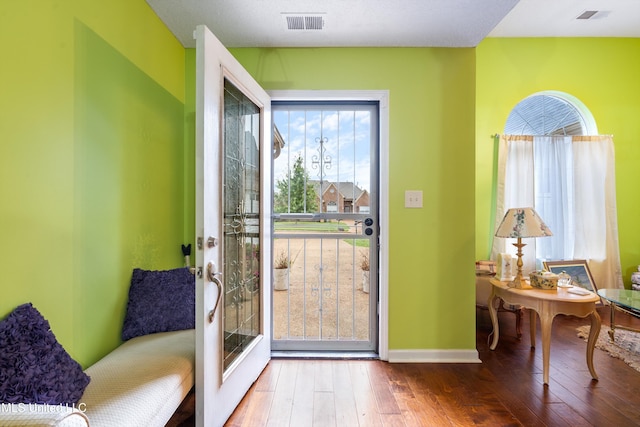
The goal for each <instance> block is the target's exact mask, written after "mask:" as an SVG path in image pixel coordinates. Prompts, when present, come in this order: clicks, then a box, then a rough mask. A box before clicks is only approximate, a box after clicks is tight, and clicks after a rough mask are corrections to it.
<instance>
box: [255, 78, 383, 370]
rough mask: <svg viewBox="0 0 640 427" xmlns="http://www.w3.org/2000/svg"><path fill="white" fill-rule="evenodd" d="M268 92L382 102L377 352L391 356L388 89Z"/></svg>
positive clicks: (276, 96)
mask: <svg viewBox="0 0 640 427" xmlns="http://www.w3.org/2000/svg"><path fill="white" fill-rule="evenodd" d="M267 93H268V94H269V96H270V97H271V100H272V101H321V102H329V101H377V102H378V103H379V113H378V114H379V118H378V119H379V126H380V138H379V140H378V144H379V147H378V149H379V151H378V152H379V159H378V161H379V163H380V164H379V176H378V180H379V182H378V188H379V195H378V197H379V205H380V213H379V215H380V217H379V219H378V221H379V225H380V233H379V240H380V249H379V263H378V356H379V358H380V359H381V360H389V91H388V90H268V91H267Z"/></svg>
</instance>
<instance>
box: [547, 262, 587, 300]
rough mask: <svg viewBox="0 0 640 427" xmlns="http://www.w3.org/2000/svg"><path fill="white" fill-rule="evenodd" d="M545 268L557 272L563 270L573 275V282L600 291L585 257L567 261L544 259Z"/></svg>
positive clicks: (575, 284)
mask: <svg viewBox="0 0 640 427" xmlns="http://www.w3.org/2000/svg"><path fill="white" fill-rule="evenodd" d="M542 265H543V266H544V268H545V270H547V271H550V272H552V273H555V274H560V273H562V272H563V271H564V272H565V273H567V274H568V275H569V276H571V284H572V285H573V286H578V287H581V288H584V289H586V290H588V291H591V292H598V287H597V286H596V282H595V280H593V276H592V275H591V270H589V264H587V261H586V260H584V259H574V260H567V261H543V262H542Z"/></svg>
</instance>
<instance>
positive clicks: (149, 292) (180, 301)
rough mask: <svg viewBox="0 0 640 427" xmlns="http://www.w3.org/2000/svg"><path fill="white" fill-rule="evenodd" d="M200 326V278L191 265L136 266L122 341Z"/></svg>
mask: <svg viewBox="0 0 640 427" xmlns="http://www.w3.org/2000/svg"><path fill="white" fill-rule="evenodd" d="M195 327H196V281H195V277H194V275H193V274H191V272H190V271H189V269H188V268H187V267H184V268H176V269H174V270H166V271H147V270H141V269H138V268H136V269H134V270H133V275H132V276H131V286H130V288H129V302H128V304H127V314H126V315H125V318H124V325H123V326H122V340H123V341H126V340H129V339H131V338H134V337H138V336H142V335H148V334H154V333H156V332H169V331H180V330H183V329H193V328H195Z"/></svg>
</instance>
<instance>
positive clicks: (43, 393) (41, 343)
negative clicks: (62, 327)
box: [0, 303, 89, 405]
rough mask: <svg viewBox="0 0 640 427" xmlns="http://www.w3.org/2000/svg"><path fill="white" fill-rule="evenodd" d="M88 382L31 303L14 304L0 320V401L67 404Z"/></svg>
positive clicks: (81, 391) (78, 394)
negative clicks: (5, 316) (15, 305)
mask: <svg viewBox="0 0 640 427" xmlns="http://www.w3.org/2000/svg"><path fill="white" fill-rule="evenodd" d="M88 384H89V376H87V374H85V373H84V372H83V371H82V366H80V364H79V363H78V362H76V361H75V360H73V359H72V358H71V356H69V354H68V353H67V352H66V351H65V349H64V348H62V345H60V343H59V342H58V341H57V340H56V337H55V335H54V334H53V332H51V328H50V327H49V322H48V321H47V320H46V319H45V318H44V317H43V316H42V314H40V312H39V311H38V310H36V309H35V308H34V307H33V305H31V303H27V304H23V305H21V306H19V307H16V308H15V310H13V311H12V312H11V313H10V314H9V315H8V316H7V318H6V319H4V320H3V321H1V322H0V402H2V403H42V404H49V405H60V404H67V405H71V404H75V403H78V401H79V400H80V398H81V397H82V393H84V389H85V388H86V387H87V385H88Z"/></svg>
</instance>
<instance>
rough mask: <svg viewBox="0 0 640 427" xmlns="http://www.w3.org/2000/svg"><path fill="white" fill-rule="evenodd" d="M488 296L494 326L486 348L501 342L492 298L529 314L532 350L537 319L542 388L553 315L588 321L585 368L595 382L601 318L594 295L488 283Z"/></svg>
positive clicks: (545, 380) (546, 371)
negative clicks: (586, 319) (595, 349)
mask: <svg viewBox="0 0 640 427" xmlns="http://www.w3.org/2000/svg"><path fill="white" fill-rule="evenodd" d="M491 285H492V286H491V295H490V296H489V301H488V304H487V305H488V306H489V314H490V315H491V323H492V325H493V341H492V342H491V345H490V347H489V348H491V350H495V349H496V347H497V345H498V340H499V339H500V331H499V324H498V314H497V311H496V308H495V305H494V299H495V298H501V299H502V300H503V301H505V302H506V303H508V304H512V305H521V306H523V307H525V308H528V309H530V310H531V313H530V316H531V317H530V335H531V347H535V343H536V317H535V313H538V316H539V317H540V329H541V330H542V379H543V383H544V384H549V353H550V351H551V326H552V324H553V318H554V317H555V316H556V314H567V315H571V316H577V317H587V316H590V318H591V329H590V330H589V340H588V341H587V366H588V367H589V372H590V373H591V377H592V378H593V379H594V380H597V379H598V375H597V374H596V371H595V368H594V367H593V349H594V348H595V345H596V340H597V339H598V335H599V334H600V325H601V323H602V322H601V320H600V315H599V314H598V312H597V311H596V302H598V301H600V297H598V295H596V294H594V293H590V294H589V295H575V294H571V293H568V292H565V291H561V292H559V291H557V290H555V289H552V290H542V289H537V288H532V287H529V288H525V289H517V288H511V287H509V284H508V282H501V281H499V280H497V279H491Z"/></svg>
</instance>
